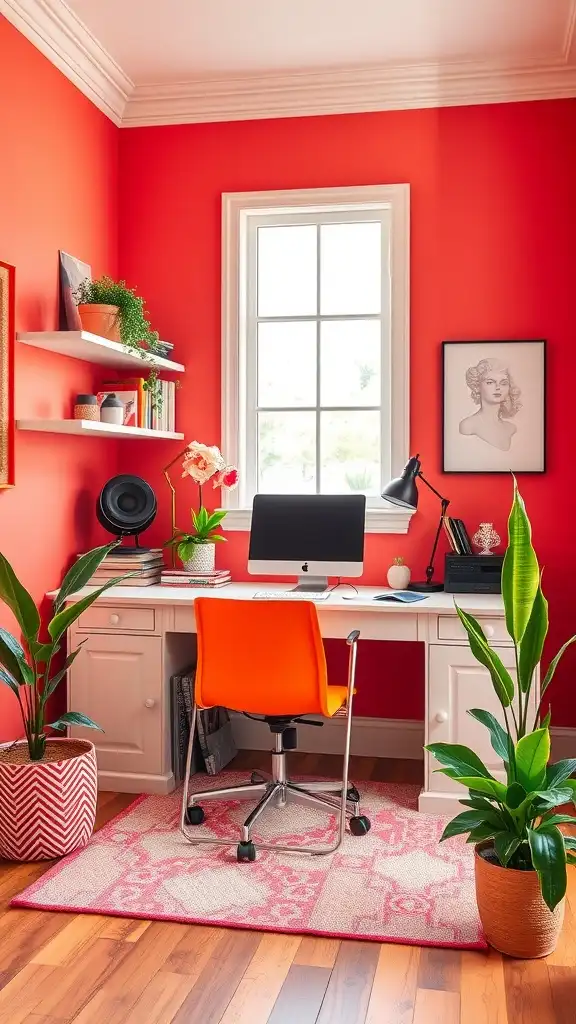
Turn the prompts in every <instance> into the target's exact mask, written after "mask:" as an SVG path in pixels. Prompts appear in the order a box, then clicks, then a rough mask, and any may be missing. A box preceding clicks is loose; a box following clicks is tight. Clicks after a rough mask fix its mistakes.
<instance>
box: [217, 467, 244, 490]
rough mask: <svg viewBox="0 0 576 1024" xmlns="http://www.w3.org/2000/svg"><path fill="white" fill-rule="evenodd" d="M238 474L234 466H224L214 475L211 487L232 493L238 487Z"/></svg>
mask: <svg viewBox="0 0 576 1024" xmlns="http://www.w3.org/2000/svg"><path fill="white" fill-rule="evenodd" d="M239 479H240V474H239V473H238V470H237V469H236V466H225V467H224V469H222V470H220V472H219V473H217V474H216V476H215V477H214V480H213V481H212V486H213V487H224V489H225V490H227V491H233V490H234V488H235V487H238V481H239Z"/></svg>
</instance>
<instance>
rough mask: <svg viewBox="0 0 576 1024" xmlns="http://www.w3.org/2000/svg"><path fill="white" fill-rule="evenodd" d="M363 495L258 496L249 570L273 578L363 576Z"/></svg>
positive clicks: (364, 509)
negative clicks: (269, 575) (308, 575)
mask: <svg viewBox="0 0 576 1024" xmlns="http://www.w3.org/2000/svg"><path fill="white" fill-rule="evenodd" d="M365 514H366V498H365V496H364V495H363V494H257V495H256V497H255V498H254V502H253V506H252V528H251V531H250V551H249V556H248V558H249V561H248V569H249V571H250V572H252V573H262V574H273V575H290V576H293V575H297V576H301V577H305V574H306V573H309V574H310V575H314V576H360V575H361V574H362V568H363V559H364V519H365Z"/></svg>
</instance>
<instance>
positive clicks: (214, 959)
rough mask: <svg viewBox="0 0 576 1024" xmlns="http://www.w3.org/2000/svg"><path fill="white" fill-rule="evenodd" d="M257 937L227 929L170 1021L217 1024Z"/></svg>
mask: <svg viewBox="0 0 576 1024" xmlns="http://www.w3.org/2000/svg"><path fill="white" fill-rule="evenodd" d="M260 938H261V936H260V934H259V933H258V932H245V931H236V930H230V931H227V932H226V933H225V934H224V936H223V937H222V938H221V939H220V942H219V943H218V946H217V947H216V949H215V951H214V955H213V956H211V957H210V959H209V960H208V962H207V964H206V966H205V967H204V969H203V970H202V972H201V973H200V976H199V977H198V979H197V981H196V983H195V985H194V987H193V988H192V991H191V992H190V994H189V995H188V997H187V998H186V999H185V1001H184V1003H183V1004H182V1006H181V1007H180V1009H179V1011H178V1012H177V1013H176V1015H175V1017H174V1018H173V1024H220V1021H221V1019H222V1016H223V1015H224V1012H225V1010H226V1008H227V1006H228V1004H229V1002H230V1000H231V999H232V996H233V995H234V993H235V991H236V989H237V988H238V985H239V984H240V982H241V980H242V978H243V976H244V974H245V972H246V969H247V967H248V964H249V963H250V961H251V959H252V957H253V956H254V953H255V952H256V949H257V948H258V944H259V942H260ZM107 1024H108V1022H107ZM110 1024H112V1022H110Z"/></svg>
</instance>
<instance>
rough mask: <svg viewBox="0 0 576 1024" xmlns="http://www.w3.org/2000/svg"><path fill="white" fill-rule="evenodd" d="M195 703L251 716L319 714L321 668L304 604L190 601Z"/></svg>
mask: <svg viewBox="0 0 576 1024" xmlns="http://www.w3.org/2000/svg"><path fill="white" fill-rule="evenodd" d="M194 612H195V616H196V631H197V635H198V663H197V668H196V687H195V689H196V702H197V704H198V705H199V706H200V707H214V706H215V705H218V704H221V705H223V706H224V707H227V708H231V709H232V710H234V711H248V712H250V713H253V714H259V715H299V714H306V713H308V714H312V713H314V714H327V713H328V710H327V692H326V688H327V683H328V679H327V671H326V658H325V655H324V647H323V644H322V636H321V634H320V627H319V625H318V616H317V614H316V608H315V606H314V605H313V604H312V602H308V601H302V602H297V603H296V602H295V603H294V604H289V603H288V602H283V601H253V600H251V601H238V600H233V599H230V600H229V599H228V598H224V599H218V598H210V597H199V598H197V599H196V600H195V601H194Z"/></svg>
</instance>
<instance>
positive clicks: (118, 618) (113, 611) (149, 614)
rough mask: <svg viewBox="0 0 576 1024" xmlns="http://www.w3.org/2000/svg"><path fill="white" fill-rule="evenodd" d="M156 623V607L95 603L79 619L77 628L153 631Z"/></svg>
mask: <svg viewBox="0 0 576 1024" xmlns="http://www.w3.org/2000/svg"><path fill="white" fill-rule="evenodd" d="M155 625H156V614H155V610H154V608H130V607H128V606H127V605H118V606H117V607H112V606H111V605H98V604H93V605H92V607H91V608H87V609H86V611H85V612H83V614H82V615H81V616H80V618H79V619H78V624H77V626H76V628H77V629H105V630H107V631H113V630H118V632H126V631H127V630H136V631H138V632H141V633H153V632H154V628H155Z"/></svg>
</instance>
